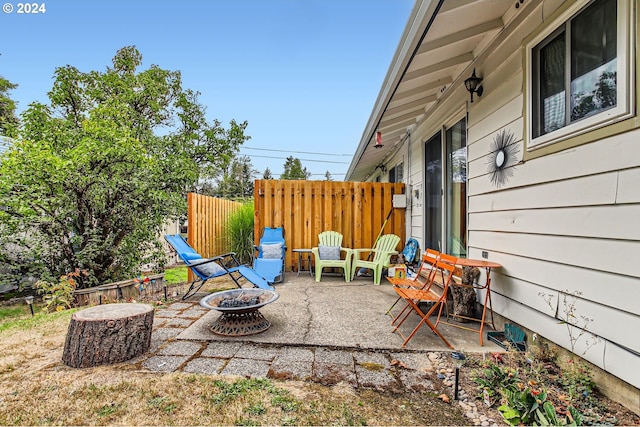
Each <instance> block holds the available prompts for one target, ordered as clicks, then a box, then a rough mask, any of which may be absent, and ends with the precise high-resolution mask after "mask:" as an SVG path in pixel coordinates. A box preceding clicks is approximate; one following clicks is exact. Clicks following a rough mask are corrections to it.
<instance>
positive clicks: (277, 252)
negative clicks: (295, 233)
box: [253, 227, 287, 283]
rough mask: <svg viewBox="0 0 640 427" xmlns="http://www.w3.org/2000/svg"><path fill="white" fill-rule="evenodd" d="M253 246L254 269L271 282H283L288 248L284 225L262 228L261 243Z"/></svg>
mask: <svg viewBox="0 0 640 427" xmlns="http://www.w3.org/2000/svg"><path fill="white" fill-rule="evenodd" d="M253 248H254V253H253V269H254V270H255V271H256V273H258V274H260V275H261V276H262V277H264V278H265V279H267V281H268V282H269V283H281V282H283V281H284V270H285V265H284V262H285V258H284V256H285V252H286V250H287V246H286V245H285V241H284V229H283V228H282V227H276V228H270V227H265V228H264V229H263V230H262V235H261V237H260V243H259V244H258V245H255V246H254V247H253Z"/></svg>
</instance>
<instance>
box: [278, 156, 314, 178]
mask: <svg viewBox="0 0 640 427" xmlns="http://www.w3.org/2000/svg"><path fill="white" fill-rule="evenodd" d="M310 176H311V173H310V172H308V171H307V168H303V167H302V163H301V162H300V159H298V158H294V157H293V156H289V157H287V160H286V161H285V163H284V172H283V173H282V175H280V179H303V180H304V179H309V177H310Z"/></svg>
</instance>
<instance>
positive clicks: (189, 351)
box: [158, 341, 202, 357]
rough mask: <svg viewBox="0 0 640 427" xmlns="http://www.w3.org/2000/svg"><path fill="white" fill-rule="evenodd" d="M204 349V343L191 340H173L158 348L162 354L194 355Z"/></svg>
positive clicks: (159, 353)
mask: <svg viewBox="0 0 640 427" xmlns="http://www.w3.org/2000/svg"><path fill="white" fill-rule="evenodd" d="M201 349H202V344H201V343H198V342H191V341H173V342H169V343H167V345H165V346H164V347H161V348H160V350H158V355H162V356H189V357H191V356H193V355H194V354H196V353H197V352H198V351H200V350H201Z"/></svg>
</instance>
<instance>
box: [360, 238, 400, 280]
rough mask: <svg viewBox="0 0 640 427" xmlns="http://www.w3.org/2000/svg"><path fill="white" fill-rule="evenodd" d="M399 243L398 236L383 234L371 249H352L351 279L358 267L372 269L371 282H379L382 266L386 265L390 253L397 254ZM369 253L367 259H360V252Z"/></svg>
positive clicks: (387, 264)
mask: <svg viewBox="0 0 640 427" xmlns="http://www.w3.org/2000/svg"><path fill="white" fill-rule="evenodd" d="M398 243H400V237H398V236H396V235H395V234H385V235H384V236H381V237H380V238H379V239H378V241H377V242H376V247H375V248H371V249H354V250H353V263H352V265H351V279H353V278H354V276H355V275H356V272H357V271H358V268H368V269H371V270H373V283H374V284H376V285H379V284H380V280H381V279H382V268H383V267H388V266H389V262H390V260H391V255H394V254H397V253H398V251H397V250H396V247H397V246H398ZM365 253H366V254H371V256H368V257H367V259H360V258H361V257H362V254H365Z"/></svg>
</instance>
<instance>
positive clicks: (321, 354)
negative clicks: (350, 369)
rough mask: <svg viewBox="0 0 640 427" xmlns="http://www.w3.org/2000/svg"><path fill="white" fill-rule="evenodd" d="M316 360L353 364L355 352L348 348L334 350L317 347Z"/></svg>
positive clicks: (318, 361) (319, 361)
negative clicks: (347, 349)
mask: <svg viewBox="0 0 640 427" xmlns="http://www.w3.org/2000/svg"><path fill="white" fill-rule="evenodd" d="M315 362H317V363H339V364H343V365H351V366H353V354H351V352H350V351H346V350H333V349H330V348H323V347H321V348H317V349H316V357H315Z"/></svg>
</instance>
